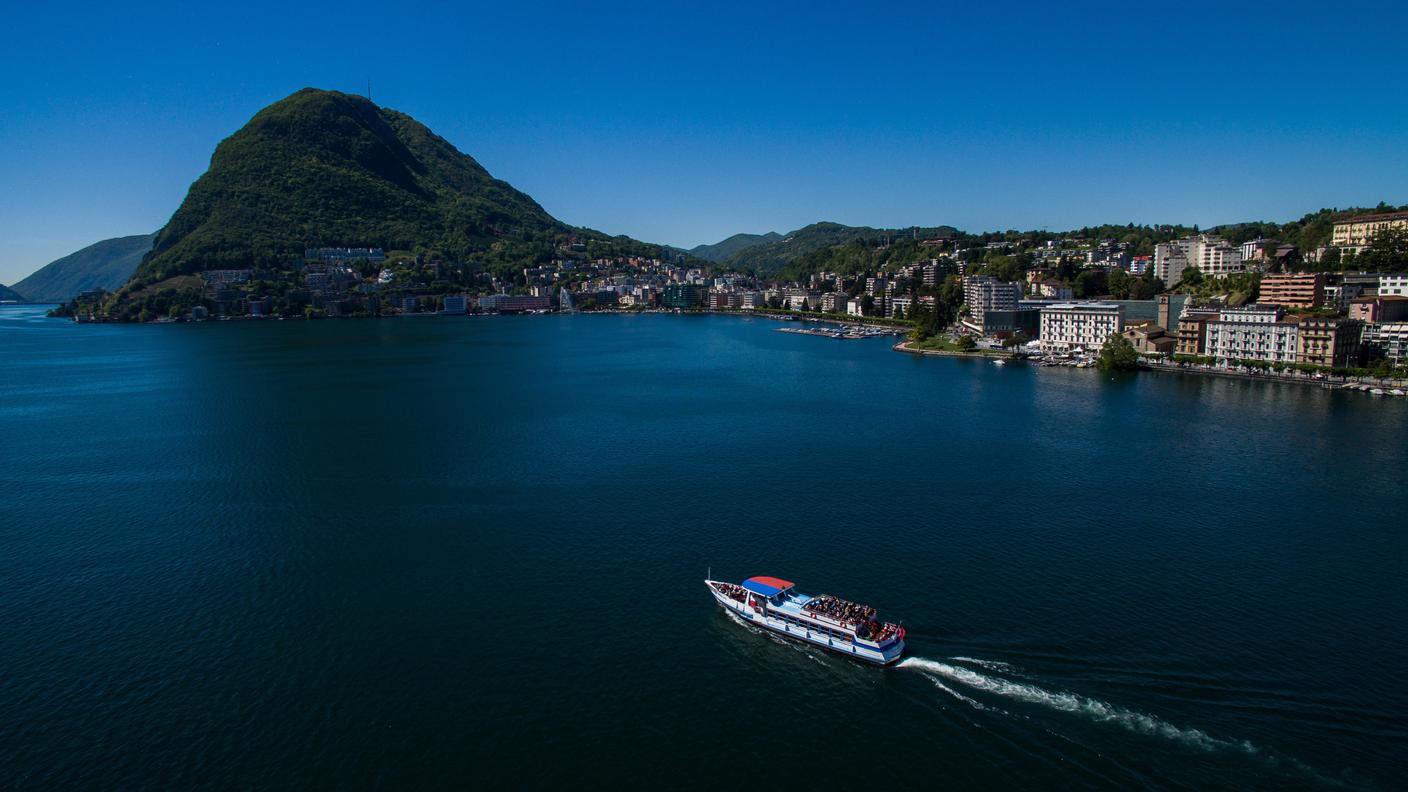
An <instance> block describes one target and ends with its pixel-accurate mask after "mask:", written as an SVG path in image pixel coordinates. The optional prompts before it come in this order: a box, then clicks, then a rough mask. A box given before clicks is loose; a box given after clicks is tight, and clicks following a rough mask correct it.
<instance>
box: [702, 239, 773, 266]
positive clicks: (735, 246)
mask: <svg viewBox="0 0 1408 792" xmlns="http://www.w3.org/2000/svg"><path fill="white" fill-rule="evenodd" d="M780 239H782V234H779V233H777V232H776V231H769V232H767V233H766V234H746V233H745V234H734V235H733V236H731V237H728V238H726V239H722V240H720V241H718V242H715V243H713V244H711V245H695V246H694V247H692V248H690V249H689V250H688V251H686V252H687V253H689V254H690V255H692V256H696V257H698V258H702V259H704V260H705V261H712V262H715V263H718V262H721V261H726V260H728V258H729V257H730V256H732V255H734V254H735V253H738V252H739V251H741V250H744V249H746V248H750V247H753V246H754V245H762V244H767V243H769V242H776V241H778V240H780Z"/></svg>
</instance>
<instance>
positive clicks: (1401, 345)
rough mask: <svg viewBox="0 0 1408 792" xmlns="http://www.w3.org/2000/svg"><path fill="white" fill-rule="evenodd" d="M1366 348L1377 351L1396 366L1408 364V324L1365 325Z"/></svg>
mask: <svg viewBox="0 0 1408 792" xmlns="http://www.w3.org/2000/svg"><path fill="white" fill-rule="evenodd" d="M1363 342H1364V346H1365V347H1367V348H1370V349H1374V350H1377V351H1378V352H1379V353H1380V354H1382V355H1383V356H1384V357H1386V358H1388V359H1389V360H1391V361H1393V363H1394V365H1398V366H1401V365H1404V364H1408V322H1384V323H1383V324H1371V325H1364V335H1363Z"/></svg>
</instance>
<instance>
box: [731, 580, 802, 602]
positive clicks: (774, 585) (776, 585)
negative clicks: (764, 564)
mask: <svg viewBox="0 0 1408 792" xmlns="http://www.w3.org/2000/svg"><path fill="white" fill-rule="evenodd" d="M795 585H797V584H795V583H793V582H792V581H790V580H783V579H782V578H775V577H768V576H767V575H759V576H758V577H750V578H748V579H747V580H745V581H743V588H746V589H748V590H749V591H751V592H753V593H754V594H762V595H763V596H764V597H772V596H776V595H777V594H781V593H782V592H784V591H786V590H787V589H790V588H792V587H793V586H795Z"/></svg>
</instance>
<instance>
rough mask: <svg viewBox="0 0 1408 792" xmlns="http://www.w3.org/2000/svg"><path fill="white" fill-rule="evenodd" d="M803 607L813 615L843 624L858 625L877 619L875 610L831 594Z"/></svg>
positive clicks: (812, 600) (809, 602)
mask: <svg viewBox="0 0 1408 792" xmlns="http://www.w3.org/2000/svg"><path fill="white" fill-rule="evenodd" d="M802 607H803V609H805V610H807V611H809V612H811V613H815V614H819V615H822V616H829V617H831V618H833V619H836V620H837V621H839V622H841V623H843V624H858V623H860V622H863V621H872V620H874V619H875V609H874V608H871V607H868V606H865V605H860V604H857V603H854V602H847V601H846V600H843V599H841V598H840V597H833V596H831V595H830V594H823V595H821V596H820V597H814V598H813V599H811V600H810V601H808V602H807V603H806V604H805V605H803V606H802Z"/></svg>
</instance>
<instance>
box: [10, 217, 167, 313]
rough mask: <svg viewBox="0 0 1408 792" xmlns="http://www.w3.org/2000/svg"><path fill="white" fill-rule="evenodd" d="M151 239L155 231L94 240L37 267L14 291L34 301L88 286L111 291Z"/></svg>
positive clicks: (66, 296)
mask: <svg viewBox="0 0 1408 792" xmlns="http://www.w3.org/2000/svg"><path fill="white" fill-rule="evenodd" d="M154 239H156V234H138V235H137V236H125V237H117V238H116V239H104V240H103V241H102V242H95V243H94V244H91V245H89V246H88V247H86V248H83V249H82V250H80V251H78V252H76V253H70V254H68V255H67V256H64V257H63V258H61V259H57V260H55V261H51V262H50V263H48V264H45V265H44V266H43V267H40V268H39V269H38V270H36V271H35V272H34V273H32V274H31V275H30V276H29V277H27V278H25V279H24V280H22V281H20V282H19V283H16V284H15V291H18V292H19V293H20V294H23V295H25V299H26V300H28V301H29V302H36V303H60V302H64V301H65V300H71V299H73V297H74V296H75V295H77V294H79V293H80V292H85V291H88V290H90V289H106V290H108V291H114V290H116V289H117V288H118V287H119V286H121V285H122V284H124V283H126V282H127V279H128V278H130V277H132V273H133V272H134V271H135V270H136V269H137V265H138V264H139V263H141V261H142V256H144V255H146V253H147V251H149V250H151V249H152V240H154Z"/></svg>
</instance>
